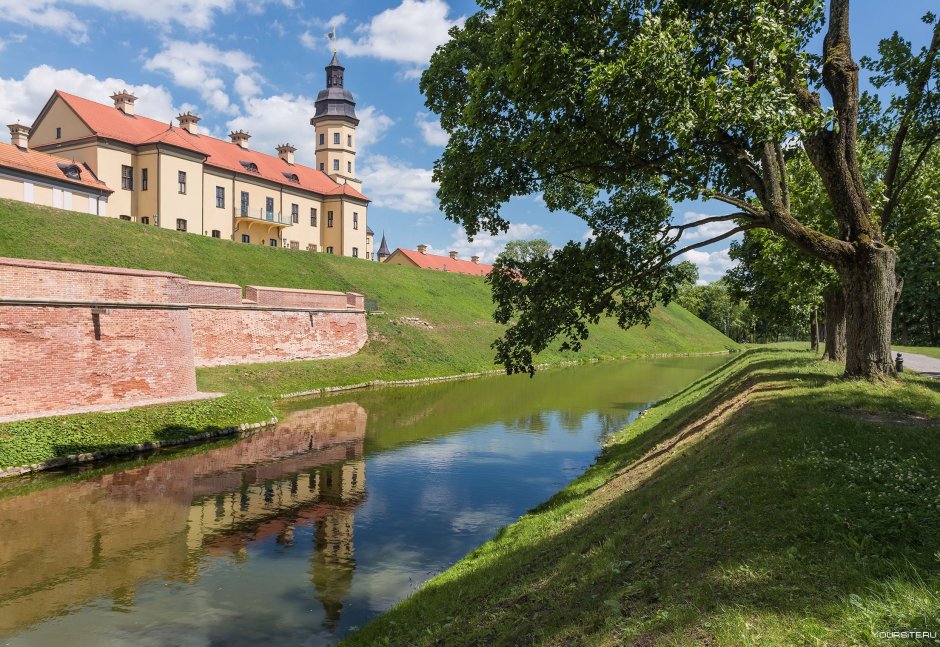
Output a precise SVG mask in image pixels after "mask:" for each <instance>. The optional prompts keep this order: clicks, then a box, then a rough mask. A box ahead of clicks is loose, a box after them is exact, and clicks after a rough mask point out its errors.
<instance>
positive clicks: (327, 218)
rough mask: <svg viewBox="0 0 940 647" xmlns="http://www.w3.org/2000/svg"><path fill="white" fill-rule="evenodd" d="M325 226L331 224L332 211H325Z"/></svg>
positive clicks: (330, 225)
mask: <svg viewBox="0 0 940 647" xmlns="http://www.w3.org/2000/svg"><path fill="white" fill-rule="evenodd" d="M326 226H327V227H332V226H333V212H332V211H327V212H326Z"/></svg>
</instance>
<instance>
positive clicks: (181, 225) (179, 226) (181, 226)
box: [176, 218, 186, 231]
mask: <svg viewBox="0 0 940 647" xmlns="http://www.w3.org/2000/svg"><path fill="white" fill-rule="evenodd" d="M176 231H186V221H185V220H183V219H182V218H177V219H176Z"/></svg>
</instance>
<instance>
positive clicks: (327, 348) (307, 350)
mask: <svg viewBox="0 0 940 647" xmlns="http://www.w3.org/2000/svg"><path fill="white" fill-rule="evenodd" d="M343 298H344V299H345V295H344V296H343ZM189 315H190V320H191V321H192V327H193V339H194V348H195V353H196V366H224V365H228V364H250V363H254V362H284V361H289V360H298V359H324V358H328V357H345V356H346V355H352V354H354V353H356V352H358V351H359V349H361V348H362V347H363V345H364V344H365V343H366V339H367V334H366V317H365V314H364V313H362V312H297V311H291V310H266V309H263V308H239V309H219V308H199V307H193V308H191V309H190V311H189Z"/></svg>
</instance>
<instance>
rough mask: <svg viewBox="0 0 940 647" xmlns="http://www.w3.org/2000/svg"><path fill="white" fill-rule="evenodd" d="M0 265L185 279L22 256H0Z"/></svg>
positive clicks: (170, 275)
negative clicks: (38, 259)
mask: <svg viewBox="0 0 940 647" xmlns="http://www.w3.org/2000/svg"><path fill="white" fill-rule="evenodd" d="M0 265H9V266H13V267H25V268H31V269H40V270H52V271H58V272H87V273H90V274H118V275H122V276H148V277H160V278H169V279H185V280H187V281H188V280H189V279H187V278H186V277H185V276H182V275H180V274H173V273H172V272H155V271H153V270H138V269H131V268H126V267H110V266H108V265H82V264H79V263H56V262H53V261H37V260H32V259H23V258H5V257H0Z"/></svg>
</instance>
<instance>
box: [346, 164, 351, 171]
mask: <svg viewBox="0 0 940 647" xmlns="http://www.w3.org/2000/svg"><path fill="white" fill-rule="evenodd" d="M346 172H347V173H352V162H346Z"/></svg>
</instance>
